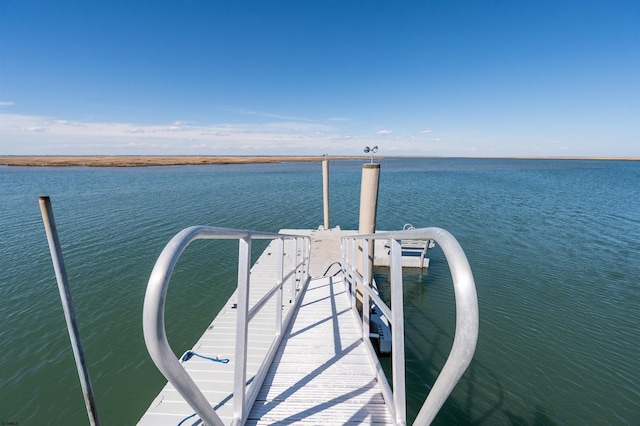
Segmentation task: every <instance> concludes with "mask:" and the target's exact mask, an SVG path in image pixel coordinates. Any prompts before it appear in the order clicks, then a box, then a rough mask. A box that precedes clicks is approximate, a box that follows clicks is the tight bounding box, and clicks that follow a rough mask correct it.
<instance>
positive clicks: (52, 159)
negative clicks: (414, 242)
mask: <svg viewBox="0 0 640 426" xmlns="http://www.w3.org/2000/svg"><path fill="white" fill-rule="evenodd" d="M359 158H361V157H334V156H332V157H329V159H331V160H353V159H359ZM323 159H324V157H323V156H321V155H318V156H306V157H305V156H260V157H236V156H213V155H211V156H209V155H193V156H186V155H185V156H182V155H171V156H169V155H167V156H154V155H114V156H107V155H105V156H102V155H99V156H80V155H79V156H75V155H73V156H53V155H51V156H49V155H43V156H18V155H15V156H14V155H9V156H0V165H2V166H31V167H33V166H43V167H68V166H89V167H143V166H183V165H201V164H249V163H281V162H285V161H303V162H311V161H322V160H323Z"/></svg>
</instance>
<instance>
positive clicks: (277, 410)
mask: <svg viewBox="0 0 640 426" xmlns="http://www.w3.org/2000/svg"><path fill="white" fill-rule="evenodd" d="M281 232H282V233H291V234H299V235H300V234H303V235H305V234H306V235H309V236H310V237H311V259H312V260H311V263H310V275H311V279H310V281H309V283H308V286H307V287H306V288H300V289H299V290H300V291H303V292H304V293H303V295H302V300H301V302H300V307H299V309H298V310H297V312H295V313H293V318H292V321H291V324H290V328H289V330H288V331H287V332H286V333H285V335H284V338H283V339H282V341H281V343H280V346H279V348H278V351H277V352H276V355H275V359H274V362H272V363H271V367H270V368H269V370H268V372H267V375H266V377H265V380H264V383H263V385H262V387H261V389H260V390H259V391H258V396H257V399H256V402H255V403H254V405H253V408H252V409H251V411H250V413H249V416H248V419H247V422H246V424H256V425H257V424H274V423H278V424H288V423H310V424H350V423H351V424H356V423H357V424H362V423H365V424H373V423H375V424H393V421H392V419H391V417H390V414H389V410H387V407H386V404H385V401H384V399H383V396H382V392H381V389H380V387H379V384H378V382H377V380H376V371H375V368H374V366H373V364H372V363H371V361H370V359H369V354H368V353H367V351H366V349H365V347H364V342H363V339H362V337H361V333H360V331H359V330H360V329H359V327H358V324H357V320H356V318H355V316H354V314H353V312H352V309H351V304H350V300H349V298H348V295H347V294H346V291H345V286H344V283H343V282H342V278H341V276H340V275H339V274H338V275H337V276H330V275H329V274H328V275H329V276H326V277H325V276H323V273H324V272H325V271H326V270H327V268H329V266H330V265H331V264H332V263H334V262H335V261H336V260H337V259H339V253H340V241H341V238H342V237H343V236H345V235H353V234H354V233H355V231H341V230H339V228H337V229H329V230H324V229H318V230H282V231H281ZM274 244H275V241H272V242H271V243H270V244H269V246H267V248H266V249H265V250H264V252H263V253H262V255H261V256H260V257H259V258H258V260H257V261H256V262H255V264H254V265H253V267H252V268H251V292H250V297H249V300H250V305H253V304H255V303H256V302H257V301H258V300H259V298H260V297H261V295H262V294H264V292H265V291H267V287H269V286H270V285H271V283H273V280H274V278H275V276H276V270H277V266H276V262H275V258H276V256H273V255H272V253H273V252H274V251H275V247H272V245H274ZM291 250H292V248H291V247H287V246H285V262H287V259H291ZM335 270H338V269H335ZM335 270H334V271H335ZM287 287H288V286H285V288H287ZM290 292H291V290H289V296H290ZM284 299H285V302H284V303H283V305H284V307H283V309H284V311H283V315H286V314H287V313H288V309H291V304H289V303H287V301H288V300H289V298H288V297H287V295H286V291H285V297H284ZM236 303H237V298H236V294H234V295H233V296H232V297H231V298H230V299H229V301H228V302H227V304H226V305H225V306H224V307H223V308H222V310H221V311H220V313H219V314H218V315H217V316H216V317H215V319H214V320H213V322H212V323H211V325H210V326H209V327H208V328H207V330H206V331H205V333H204V335H203V336H202V337H201V338H200V340H198V342H197V343H196V344H195V345H194V346H193V351H194V352H196V353H197V354H199V355H202V356H207V357H212V358H216V357H217V358H220V359H229V360H230V361H229V363H228V364H222V363H219V362H213V361H211V360H209V359H204V358H199V357H193V358H191V359H190V360H188V361H186V362H184V363H183V367H184V368H185V370H186V371H187V372H188V373H189V375H190V376H191V377H192V378H193V379H194V381H195V382H196V384H197V385H198V386H199V387H200V389H201V390H202V391H203V394H204V395H205V397H206V398H207V400H208V401H209V402H210V404H211V406H212V407H213V408H214V409H215V411H216V413H217V414H218V415H219V416H220V418H221V419H222V421H223V422H224V423H225V424H231V423H232V422H233V418H232V415H233V386H234V384H233V371H234V359H233V356H234V353H235V339H236V312H237V309H236V308H234V305H235V304H236ZM268 303H275V301H271V302H268ZM274 324H275V314H274V309H269V308H268V307H266V308H265V309H263V310H262V311H261V312H260V313H259V314H258V315H257V316H256V317H255V318H254V319H253V320H252V321H251V322H250V323H249V331H248V333H249V337H248V349H247V350H248V363H247V382H248V383H251V382H252V380H253V378H254V377H255V375H256V373H257V372H258V369H259V367H260V365H261V363H262V361H263V359H264V357H265V354H266V353H267V352H268V349H269V347H270V344H271V341H272V336H273V333H274V331H275V325H274ZM249 386H250V385H249ZM248 392H250V390H248ZM199 421H200V420H199V418H198V417H197V416H196V415H194V411H193V409H192V408H191V407H190V406H189V405H188V404H187V402H186V401H185V400H184V399H183V398H182V397H181V396H180V394H179V393H178V392H177V391H176V390H175V388H174V387H173V386H172V385H171V384H170V383H167V385H166V386H165V387H164V388H163V389H162V391H161V392H160V394H159V395H158V397H156V398H155V400H154V401H153V402H152V403H151V405H150V407H149V409H148V411H147V413H146V414H145V415H144V416H143V417H142V419H141V420H140V422H139V423H138V424H139V425H160V424H172V425H178V424H181V425H195V424H199Z"/></svg>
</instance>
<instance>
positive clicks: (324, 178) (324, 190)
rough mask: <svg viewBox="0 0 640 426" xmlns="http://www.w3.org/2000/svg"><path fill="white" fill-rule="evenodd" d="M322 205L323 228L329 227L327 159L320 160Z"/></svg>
mask: <svg viewBox="0 0 640 426" xmlns="http://www.w3.org/2000/svg"><path fill="white" fill-rule="evenodd" d="M322 200H323V203H322V205H323V206H324V229H329V160H328V159H327V156H326V155H325V157H324V160H322Z"/></svg>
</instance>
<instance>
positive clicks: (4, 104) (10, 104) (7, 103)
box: [0, 101, 16, 107]
mask: <svg viewBox="0 0 640 426" xmlns="http://www.w3.org/2000/svg"><path fill="white" fill-rule="evenodd" d="M15 104H16V103H15V102H9V101H0V107H8V106H14V105H15Z"/></svg>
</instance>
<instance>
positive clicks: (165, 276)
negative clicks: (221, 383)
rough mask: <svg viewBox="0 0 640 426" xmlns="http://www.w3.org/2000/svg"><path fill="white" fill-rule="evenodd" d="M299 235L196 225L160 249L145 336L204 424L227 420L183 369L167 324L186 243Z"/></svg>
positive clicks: (148, 294) (145, 313)
mask: <svg viewBox="0 0 640 426" xmlns="http://www.w3.org/2000/svg"><path fill="white" fill-rule="evenodd" d="M295 237H300V236H298V235H287V234H273V233H266V232H254V231H248V230H238V229H229V228H218V227H211V226H193V227H190V228H186V229H184V230H182V231H181V232H179V233H178V234H176V235H175V236H174V237H173V238H172V239H171V240H170V241H169V242H168V243H167V245H166V246H165V248H164V249H163V250H162V252H161V253H160V256H159V257H158V259H157V261H156V263H155V265H154V267H153V270H152V272H151V276H150V277H149V283H148V284H147V291H146V293H145V298H144V307H143V315H142V323H143V332H144V340H145V343H146V345H147V349H148V351H149V354H150V355H151V358H152V359H153V362H154V363H155V364H156V366H157V367H158V369H159V370H160V372H161V373H162V374H163V375H164V376H165V377H166V378H167V379H168V380H169V381H170V382H171V383H172V384H173V386H174V387H175V388H176V390H177V391H178V392H179V393H180V395H182V397H183V398H184V399H185V400H186V401H187V402H188V403H189V405H191V407H192V408H193V409H194V411H195V412H196V413H197V414H198V416H200V419H202V420H203V421H204V422H205V424H207V425H209V426H218V425H220V426H222V425H224V423H223V422H222V420H221V419H220V417H219V416H218V415H217V413H216V412H215V411H214V410H213V409H212V408H211V405H210V404H209V402H208V401H207V399H206V398H205V396H204V395H203V394H202V392H201V391H200V389H199V388H198V387H197V385H196V384H195V382H194V381H193V379H192V378H191V377H190V376H189V374H188V373H187V372H186V371H185V370H184V368H183V367H182V365H181V364H180V362H179V361H178V358H177V357H176V356H175V354H174V353H173V351H172V350H171V347H170V346H169V342H168V340H167V334H166V331H165V324H164V307H165V302H166V296H167V289H168V286H169V280H170V278H171V273H172V272H173V268H174V267H175V265H176V263H177V261H178V258H179V257H180V255H181V254H182V252H183V251H184V250H185V249H186V248H187V246H188V245H189V244H190V243H191V242H193V241H194V240H197V239H240V240H243V239H244V240H247V239H276V238H295Z"/></svg>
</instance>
